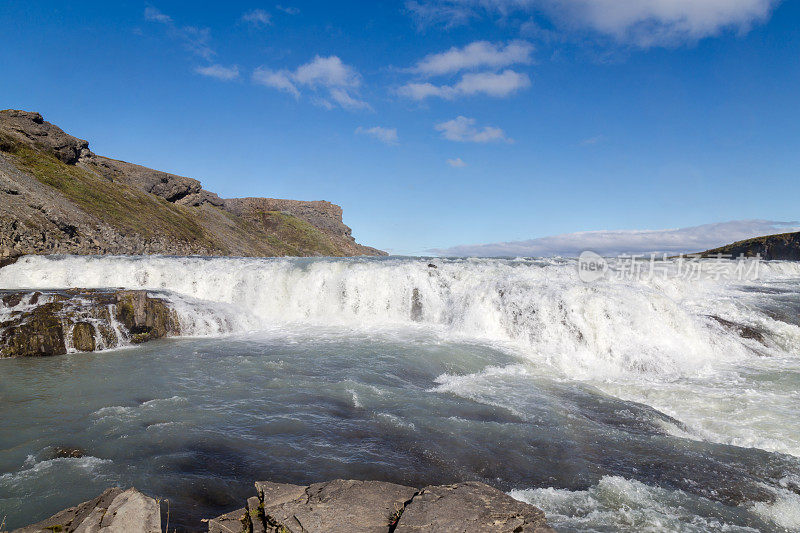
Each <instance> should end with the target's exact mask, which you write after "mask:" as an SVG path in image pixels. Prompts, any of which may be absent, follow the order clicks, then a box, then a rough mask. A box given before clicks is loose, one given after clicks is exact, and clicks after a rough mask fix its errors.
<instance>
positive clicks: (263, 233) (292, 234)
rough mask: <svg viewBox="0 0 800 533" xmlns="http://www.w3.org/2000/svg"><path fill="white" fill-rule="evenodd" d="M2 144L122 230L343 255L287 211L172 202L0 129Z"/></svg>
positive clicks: (212, 246)
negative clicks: (247, 213)
mask: <svg viewBox="0 0 800 533" xmlns="http://www.w3.org/2000/svg"><path fill="white" fill-rule="evenodd" d="M0 150H2V151H4V152H7V153H9V154H12V155H13V158H14V160H15V161H16V164H17V166H18V168H20V170H23V171H26V172H28V173H30V174H31V175H33V176H34V177H35V178H36V179H37V180H39V181H40V182H41V183H44V184H46V185H49V186H51V187H53V188H55V189H57V190H58V191H59V192H61V193H62V194H63V195H64V196H65V197H66V198H67V199H69V200H70V201H72V202H73V203H74V204H75V205H77V206H78V207H79V208H80V209H81V210H83V211H85V212H86V213H89V214H91V215H94V216H95V217H97V218H98V219H100V220H102V221H103V222H105V223H107V224H109V225H110V226H112V227H114V228H116V229H117V230H118V231H119V232H120V233H123V234H129V233H132V234H138V235H141V236H143V237H145V238H148V239H152V238H154V237H161V238H167V239H169V240H173V241H182V242H186V243H190V244H191V245H193V246H195V247H197V249H198V253H212V254H231V253H234V254H235V253H239V254H242V255H256V256H266V255H299V256H305V255H334V256H336V255H342V253H341V252H340V251H339V250H338V248H337V246H336V244H335V243H334V242H332V240H331V239H330V237H329V236H327V235H326V234H325V233H323V232H322V231H320V230H319V229H317V228H315V227H314V226H312V225H311V224H309V223H308V222H306V221H305V220H302V219H300V218H297V217H295V216H293V215H290V214H287V213H282V212H277V211H266V212H261V213H255V214H254V215H253V216H252V217H248V218H250V220H245V219H242V218H240V217H238V216H236V215H234V214H232V213H228V212H226V211H223V210H221V209H218V208H215V207H207V208H203V209H201V208H196V207H189V206H182V205H177V204H173V203H170V202H167V201H166V200H165V199H163V198H161V197H159V196H156V195H153V194H148V193H146V192H144V191H142V190H139V189H136V188H134V187H129V186H127V185H125V184H121V183H115V182H110V181H108V180H106V179H105V178H103V177H100V176H99V175H97V174H95V173H93V172H90V171H89V170H86V169H84V168H81V167H79V166H73V165H67V164H65V163H63V162H62V161H60V160H58V159H57V158H55V157H54V156H53V155H51V154H49V153H46V152H44V151H42V150H36V149H33V148H31V147H29V146H27V145H25V144H22V143H20V142H18V141H16V140H14V139H12V138H10V137H7V136H4V135H2V134H0ZM210 228H216V230H218V231H215V230H214V229H210ZM231 242H236V243H237V244H239V246H237V247H236V248H237V249H236V250H231V249H230V247H229V243H231ZM242 248H244V250H242Z"/></svg>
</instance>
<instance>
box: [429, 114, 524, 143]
mask: <svg viewBox="0 0 800 533" xmlns="http://www.w3.org/2000/svg"><path fill="white" fill-rule="evenodd" d="M435 129H436V131H439V132H441V134H442V137H443V138H445V139H447V140H449V141H456V142H473V143H489V142H498V141H505V142H513V140H512V139H509V138H508V137H506V134H505V132H504V131H503V130H501V129H500V128H497V127H494V126H484V127H483V128H477V127H475V119H474V118H467V117H462V116H459V117H456V118H454V119H453V120H448V121H447V122H442V123H440V124H437V125H436V126H435Z"/></svg>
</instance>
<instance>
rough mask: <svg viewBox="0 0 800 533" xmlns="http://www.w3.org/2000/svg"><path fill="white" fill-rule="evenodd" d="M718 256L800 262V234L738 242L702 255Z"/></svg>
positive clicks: (786, 234)
mask: <svg viewBox="0 0 800 533" xmlns="http://www.w3.org/2000/svg"><path fill="white" fill-rule="evenodd" d="M718 254H722V255H724V256H732V257H733V258H734V259H735V258H737V257H739V256H740V255H744V256H745V257H755V256H756V255H761V259H766V260H784V261H800V232H794V233H781V234H778V235H767V236H765V237H756V238H754V239H747V240H744V241H738V242H734V243H733V244H728V245H727V246H722V247H720V248H714V249H713V250H707V251H705V252H702V253H701V254H700V255H702V256H703V257H711V256H715V255H718Z"/></svg>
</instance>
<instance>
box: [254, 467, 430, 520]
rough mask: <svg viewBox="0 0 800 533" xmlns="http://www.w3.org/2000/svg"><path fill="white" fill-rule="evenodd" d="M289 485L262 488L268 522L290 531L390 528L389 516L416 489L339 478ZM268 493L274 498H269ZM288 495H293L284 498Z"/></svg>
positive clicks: (400, 506) (262, 485)
mask: <svg viewBox="0 0 800 533" xmlns="http://www.w3.org/2000/svg"><path fill="white" fill-rule="evenodd" d="M260 485H261V487H262V488H265V489H266V488H268V487H266V485H265V484H260ZM289 487H292V488H289ZM289 487H284V488H283V489H282V490H278V491H274V492H267V490H265V491H264V500H263V506H264V517H265V522H266V525H267V526H271V527H273V528H276V527H280V526H283V527H284V528H286V529H287V530H288V531H289V532H291V533H300V532H303V533H306V532H307V533H323V532H329V531H363V532H365V533H367V532H369V533H372V532H374V533H379V532H380V533H384V532H387V531H389V523H390V521H391V516H392V515H393V514H394V513H395V512H397V511H398V510H400V509H402V508H403V505H405V503H406V502H407V501H408V500H410V499H411V498H412V496H414V494H415V493H416V492H417V491H416V489H414V488H411V487H404V486H402V485H395V484H394V483H384V482H381V481H355V480H341V479H339V480H336V481H330V482H328V483H315V484H314V485H310V486H308V487H296V486H294V487H293V486H289ZM271 494H274V496H275V497H276V499H274V500H270V499H268V498H269V497H270V495H271ZM291 495H294V496H295V498H294V499H292V500H289V501H285V500H286V499H287V497H289V496H291Z"/></svg>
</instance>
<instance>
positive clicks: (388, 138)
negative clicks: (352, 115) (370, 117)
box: [356, 126, 400, 145]
mask: <svg viewBox="0 0 800 533" xmlns="http://www.w3.org/2000/svg"><path fill="white" fill-rule="evenodd" d="M356 133H357V134H359V135H369V136H370V137H374V138H376V139H378V140H379V141H381V142H382V143H384V144H389V145H394V144H398V143H399V142H400V137H399V136H398V135H397V128H384V127H382V126H375V127H372V128H364V127H361V126H359V127H358V128H356Z"/></svg>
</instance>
